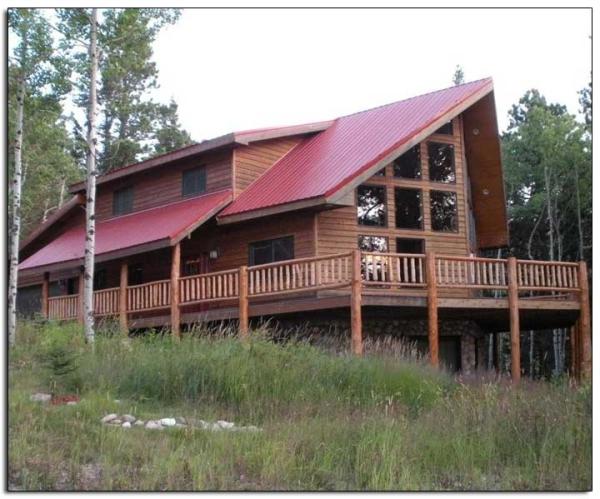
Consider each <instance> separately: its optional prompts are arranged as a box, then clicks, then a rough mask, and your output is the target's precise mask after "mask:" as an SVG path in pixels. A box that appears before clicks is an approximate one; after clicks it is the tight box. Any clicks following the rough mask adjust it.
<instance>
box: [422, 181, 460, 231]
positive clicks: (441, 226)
mask: <svg viewBox="0 0 600 499" xmlns="http://www.w3.org/2000/svg"><path fill="white" fill-rule="evenodd" d="M429 197H430V200H431V229H432V230H435V231H440V232H458V206H457V201H456V193H455V192H448V191H431V192H430V193H429Z"/></svg>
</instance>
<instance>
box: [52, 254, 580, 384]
mask: <svg viewBox="0 0 600 499" xmlns="http://www.w3.org/2000/svg"><path fill="white" fill-rule="evenodd" d="M179 268H180V251H179V245H176V246H175V247H174V248H173V255H172V272H171V279H167V280H162V281H154V282H148V283H144V284H140V285H136V286H128V285H127V267H126V266H125V265H124V266H123V267H122V269H121V285H120V286H119V287H116V288H110V289H103V290H99V291H96V292H95V297H94V304H95V310H96V315H97V316H98V317H116V318H118V319H119V321H120V324H121V328H122V330H123V331H124V332H127V331H129V329H130V328H144V327H156V326H165V325H169V326H171V330H172V333H173V335H174V336H175V337H179V334H180V332H179V329H180V325H181V324H186V323H194V322H202V321H222V320H237V321H239V326H240V334H241V335H242V336H243V335H246V334H248V322H249V320H250V319H251V318H257V317H271V316H286V315H290V314H298V313H303V312H309V311H310V312H315V313H317V312H319V311H327V312H328V313H329V314H335V313H339V314H346V316H347V315H348V313H350V322H351V330H352V345H353V347H352V348H353V351H354V352H355V353H356V354H359V355H360V354H361V353H362V317H363V316H365V317H369V316H376V315H379V316H386V315H387V316H394V317H396V318H407V319H408V318H426V319H427V321H428V339H429V345H430V357H431V359H432V363H433V364H434V365H438V358H437V347H438V341H439V338H438V322H439V318H442V319H443V318H469V319H473V320H476V321H478V322H480V323H481V324H482V325H484V327H485V328H486V329H488V330H492V331H506V330H510V331H511V344H512V365H513V367H512V375H513V378H514V379H515V380H518V378H519V376H520V351H519V348H520V347H519V333H520V330H521V328H526V329H531V328H536V329H539V328H543V327H567V326H572V325H574V324H576V326H577V327H576V328H575V329H574V331H576V334H575V335H573V336H574V351H575V352H577V355H578V359H579V360H578V362H577V364H578V365H580V371H581V373H582V375H584V376H588V375H589V373H590V372H591V326H590V309H589V289H588V280H587V269H586V266H585V263H583V262H580V263H572V262H546V261H531V260H517V259H515V258H509V259H507V260H502V259H491V258H479V257H471V256H465V257H459V256H454V255H452V256H448V255H436V254H434V253H428V254H426V255H415V254H397V253H369V252H360V251H358V250H356V251H353V252H349V253H340V254H335V255H329V256H319V257H311V258H302V259H295V260H288V261H284V262H277V263H272V264H266V265H257V266H252V267H246V266H242V267H240V268H237V269H231V270H225V271H221V272H213V273H209V274H202V275H194V276H187V277H180V276H179ZM47 280H48V276H47V275H46V276H45V281H44V286H43V293H42V294H43V297H42V311H43V313H44V315H46V316H47V317H48V318H49V319H55V320H69V319H78V318H80V317H81V302H82V300H81V296H80V295H66V296H58V297H52V298H48V292H47V290H48V282H47Z"/></svg>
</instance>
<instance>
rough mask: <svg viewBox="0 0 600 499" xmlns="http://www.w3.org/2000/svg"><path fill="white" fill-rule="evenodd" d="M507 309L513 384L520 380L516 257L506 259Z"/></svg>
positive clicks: (519, 330)
mask: <svg viewBox="0 0 600 499" xmlns="http://www.w3.org/2000/svg"><path fill="white" fill-rule="evenodd" d="M507 263H508V310H509V315H510V374H511V376H512V380H513V383H514V384H517V383H519V382H520V381H521V326H520V323H519V283H518V281H517V259H516V258H515V257H514V256H509V257H508V260H507Z"/></svg>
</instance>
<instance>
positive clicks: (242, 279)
mask: <svg viewBox="0 0 600 499" xmlns="http://www.w3.org/2000/svg"><path fill="white" fill-rule="evenodd" d="M238 289H239V314H238V317H239V323H240V325H239V327H240V337H241V338H242V339H246V338H248V267H247V266H246V265H242V266H241V267H240V274H239V288H238Z"/></svg>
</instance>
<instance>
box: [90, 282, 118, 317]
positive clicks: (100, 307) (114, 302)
mask: <svg viewBox="0 0 600 499" xmlns="http://www.w3.org/2000/svg"><path fill="white" fill-rule="evenodd" d="M120 292H121V290H120V288H109V289H102V290H100V291H95V292H94V312H95V314H96V315H98V316H102V315H114V314H118V313H119V296H120Z"/></svg>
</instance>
